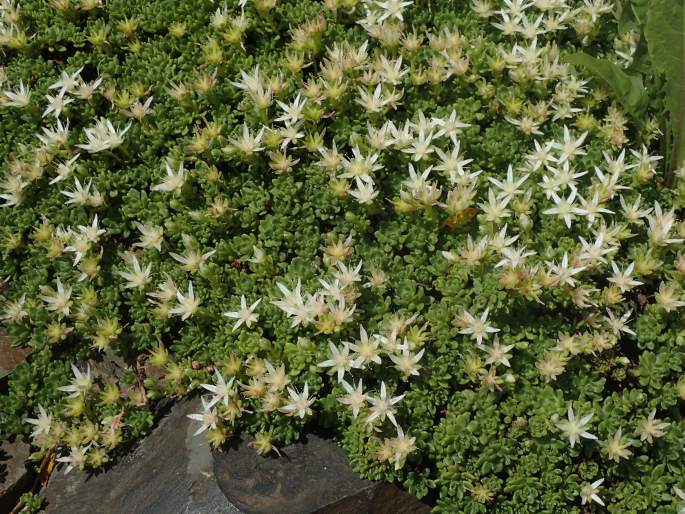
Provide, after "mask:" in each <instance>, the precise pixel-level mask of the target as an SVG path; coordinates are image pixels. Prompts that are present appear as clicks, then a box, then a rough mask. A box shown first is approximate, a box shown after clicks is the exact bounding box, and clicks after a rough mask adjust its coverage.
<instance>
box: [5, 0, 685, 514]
mask: <svg viewBox="0 0 685 514" xmlns="http://www.w3.org/2000/svg"><path fill="white" fill-rule="evenodd" d="M143 4H146V5H145V6H143ZM148 4H149V5H148ZM162 4H164V5H165V7H164V8H157V7H160V6H161V5H162ZM172 4H173V5H170V4H169V3H167V2H158V1H153V2H151V3H150V2H138V1H135V2H132V3H131V6H130V7H129V6H128V3H127V4H126V6H124V5H123V4H121V5H119V4H116V5H115V4H113V3H110V4H107V5H103V4H101V3H100V2H99V1H89V0H81V1H80V2H77V1H74V0H68V1H67V0H51V1H50V2H47V3H45V5H41V6H40V7H38V6H35V10H34V7H33V4H31V5H32V7H31V11H30V12H29V11H28V7H27V8H24V9H20V8H19V6H18V5H17V4H16V2H11V1H9V0H0V46H2V47H3V50H4V51H5V52H6V53H7V56H8V58H7V60H6V64H5V66H4V67H3V68H0V124H1V125H2V127H3V128H2V132H1V133H2V137H0V146H1V147H2V148H3V149H4V151H5V152H4V153H5V155H6V158H5V161H4V162H3V164H2V166H0V199H1V200H2V203H0V206H1V207H2V208H0V251H1V252H2V260H1V261H0V299H1V300H2V301H1V302H0V307H1V308H0V319H1V320H2V321H3V325H4V326H5V327H6V330H7V334H8V337H10V338H11V340H12V341H13V343H15V344H17V345H20V346H25V347H29V348H30V349H31V351H32V354H31V355H30V357H29V358H28V360H27V362H26V363H24V364H22V365H20V366H19V367H18V368H17V369H16V370H15V371H14V372H13V373H12V375H11V377H10V379H9V387H8V392H7V394H3V395H2V396H0V406H1V407H2V412H3V413H7V414H3V415H2V416H0V436H2V437H9V436H16V435H18V436H24V437H27V438H30V441H31V444H32V445H33V447H34V448H35V449H36V452H35V453H34V457H36V458H40V457H41V456H43V455H48V454H55V455H57V461H58V462H61V463H64V464H65V465H64V468H65V469H66V470H67V471H69V470H71V469H74V468H77V469H83V468H85V467H101V466H103V465H104V464H105V463H106V462H107V461H109V460H111V459H114V458H116V456H117V455H120V454H121V453H122V452H123V448H124V447H125V446H124V443H127V442H129V441H132V440H133V439H135V438H137V437H139V436H141V435H143V434H145V433H146V432H147V431H149V430H150V428H151V427H152V426H153V424H154V421H155V417H156V415H157V410H156V409H157V407H158V405H160V403H159V400H161V399H163V398H182V397H185V396H188V395H191V394H193V393H195V394H197V395H198V396H199V398H200V400H199V405H200V407H199V408H198V411H197V412H194V413H192V414H190V415H189V416H188V417H189V418H190V419H191V420H192V422H193V425H192V427H193V431H194V432H195V434H196V435H198V436H199V437H206V438H207V440H208V441H209V442H210V443H211V444H212V445H213V446H221V445H223V444H224V443H226V442H227V441H229V439H230V438H231V437H233V436H234V434H236V433H238V432H239V431H245V432H248V433H250V434H252V435H253V437H254V441H253V443H252V444H253V445H254V447H255V448H256V450H257V451H258V452H259V453H260V454H263V455H265V454H268V453H270V452H275V453H278V452H279V447H282V446H284V445H287V444H289V443H291V442H292V441H295V440H297V439H298V438H299V437H300V436H301V434H303V433H304V432H305V431H306V430H309V429H311V428H312V427H314V426H317V427H320V428H324V429H326V430H329V431H331V432H332V433H334V434H335V436H336V437H337V439H338V440H339V442H340V444H342V445H343V446H344V447H345V449H346V451H347V453H348V456H349V458H350V462H351V464H352V465H353V467H354V469H355V470H357V471H358V472H360V473H361V474H363V475H364V476H365V477H367V478H371V479H376V480H379V479H382V480H388V481H399V482H401V483H402V484H403V485H404V486H405V487H406V488H408V489H409V490H410V491H412V492H413V493H415V494H417V495H420V496H424V495H426V494H427V493H428V492H429V491H430V490H431V489H435V494H434V495H433V496H432V497H433V498H434V499H435V503H436V505H435V506H436V509H437V510H438V511H441V512H443V511H444V512H485V511H486V510H488V511H489V510H492V511H497V512H500V511H501V512H541V511H545V512H560V511H566V510H569V509H570V510H573V509H576V510H577V509H578V508H582V509H585V508H590V507H589V506H588V507H581V506H583V505H586V504H595V505H594V507H597V506H598V505H599V506H603V505H606V506H607V508H609V509H613V511H615V512H624V511H625V512H629V511H630V512H657V511H660V510H663V509H668V508H670V507H672V506H678V507H681V506H682V500H683V499H684V498H685V494H683V492H682V489H683V488H684V487H685V481H683V476H685V467H683V466H682V464H681V462H680V460H681V459H680V458H679V456H680V455H681V454H680V452H681V451H682V438H683V434H685V423H684V422H683V418H682V415H681V414H680V411H681V410H682V409H681V407H682V402H683V401H685V380H683V379H682V378H681V375H682V371H683V369H684V368H683V366H685V359H683V357H682V351H681V348H682V345H683V344H685V339H684V338H683V333H684V332H683V330H685V325H684V324H683V320H682V308H683V307H684V306H685V297H684V295H683V287H685V257H684V256H683V253H682V252H683V250H682V248H683V244H684V243H685V223H684V222H683V221H681V219H682V212H683V211H682V209H683V206H684V205H685V176H684V175H683V173H682V172H679V173H675V174H674V175H672V176H669V174H668V173H669V169H668V168H666V167H665V164H666V163H665V162H664V161H666V160H667V159H668V157H667V156H666V158H664V156H662V155H660V154H661V146H660V144H661V143H662V141H665V140H664V139H663V138H664V134H662V133H661V129H660V125H659V121H658V120H659V119H660V116H661V113H660V112H659V111H658V110H657V108H656V107H655V106H656V105H657V104H658V94H659V91H660V88H661V86H660V84H661V82H660V81H659V80H660V79H658V78H657V77H654V76H651V75H650V74H649V73H647V72H644V71H642V73H643V77H642V78H643V80H644V84H645V87H646V88H647V90H648V92H649V94H650V95H652V98H653V101H652V102H651V103H650V105H649V109H648V110H647V111H646V114H645V116H644V117H642V118H640V119H637V118H636V117H635V116H634V115H633V113H631V112H629V110H626V109H625V106H624V105H623V104H621V102H620V99H617V98H615V97H614V95H613V94H612V93H610V92H609V91H608V90H607V89H606V88H605V86H604V85H603V83H601V82H599V81H598V80H597V79H596V78H592V77H591V76H590V75H588V74H587V73H586V70H584V69H581V68H579V67H575V66H573V65H571V64H569V54H572V53H574V52H575V50H577V48H578V47H581V46H582V47H584V48H585V49H586V50H587V51H588V52H590V53H592V54H593V55H597V56H601V57H604V58H607V59H608V60H609V61H610V62H612V63H618V66H622V67H623V68H625V69H630V70H632V71H635V70H638V71H640V70H643V69H646V67H645V66H644V59H645V51H644V47H643V46H641V45H644V42H643V41H642V39H641V36H640V33H639V32H640V31H639V29H638V26H637V23H636V22H635V21H634V20H632V18H630V17H631V16H632V15H631V14H626V13H623V14H622V18H621V20H620V21H619V22H617V21H616V20H615V19H613V18H612V12H613V11H614V8H615V6H614V5H613V4H612V3H611V2H609V1H607V0H583V1H576V0H529V1H523V0H501V1H499V0H497V1H495V0H473V1H472V2H471V4H470V5H467V4H464V3H459V2H457V3H456V4H459V5H456V4H455V3H454V2H450V1H443V0H433V1H432V2H411V1H403V0H385V1H377V0H325V1H323V2H316V1H313V0H302V1H299V2H295V3H293V2H279V1H275V0H254V1H252V2H248V1H244V0H240V1H235V0H233V1H229V2H227V3H225V4H224V5H222V6H217V5H214V3H213V2H172ZM82 11H88V15H87V16H85V15H84V14H83V12H82ZM626 17H629V18H630V20H629V21H626V19H628V18H626ZM45 20H54V23H55V28H54V29H50V30H48V27H47V26H46V21H45ZM67 42H69V44H67ZM84 45H85V46H86V47H87V49H88V52H85V51H81V50H80V48H81V47H82V46H84ZM664 144H666V143H664ZM29 390H30V394H25V392H26V391H29ZM645 489H649V494H645V492H644V491H645ZM669 491H671V492H672V493H673V494H671V492H669ZM594 507H593V508H594Z"/></svg>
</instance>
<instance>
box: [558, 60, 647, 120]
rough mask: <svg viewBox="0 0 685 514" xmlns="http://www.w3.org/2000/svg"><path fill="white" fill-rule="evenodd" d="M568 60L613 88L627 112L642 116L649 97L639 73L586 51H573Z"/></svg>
mask: <svg viewBox="0 0 685 514" xmlns="http://www.w3.org/2000/svg"><path fill="white" fill-rule="evenodd" d="M566 60H567V61H568V62H569V63H571V64H574V65H576V66H582V67H584V68H587V69H588V70H589V71H590V72H591V73H592V74H593V75H595V76H596V77H598V78H599V79H601V80H603V81H604V82H605V83H606V84H607V85H608V86H609V87H610V88H611V90H612V91H613V92H614V94H615V95H616V99H617V100H618V101H619V102H620V103H621V105H622V106H623V108H624V109H625V110H626V111H627V112H629V113H630V114H632V115H633V116H635V117H639V116H641V114H642V113H643V111H644V109H645V107H646V106H647V102H648V97H647V93H646V91H645V89H644V86H643V85H642V78H641V77H640V76H639V75H628V74H627V73H626V72H625V71H623V69H621V67H620V66H618V65H616V64H614V63H612V62H610V61H607V60H606V59H597V58H595V57H592V56H590V55H588V54H586V53H584V52H576V53H573V54H571V55H569V56H567V57H566Z"/></svg>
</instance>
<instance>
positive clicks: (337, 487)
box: [213, 435, 430, 514]
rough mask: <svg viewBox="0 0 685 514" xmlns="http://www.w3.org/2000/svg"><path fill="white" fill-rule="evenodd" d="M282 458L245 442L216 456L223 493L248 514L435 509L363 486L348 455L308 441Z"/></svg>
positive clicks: (387, 489)
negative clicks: (265, 454)
mask: <svg viewBox="0 0 685 514" xmlns="http://www.w3.org/2000/svg"><path fill="white" fill-rule="evenodd" d="M280 452H281V457H278V458H276V457H267V458H264V457H260V456H259V455H257V453H256V452H255V450H254V448H251V447H249V445H248V444H245V442H243V443H241V444H239V445H238V446H237V447H235V448H231V449H229V450H227V451H225V452H220V451H214V452H213V453H214V472H215V475H216V479H217V481H218V483H219V488H220V489H221V490H222V491H223V492H224V493H225V495H226V497H227V498H229V499H230V501H231V502H232V503H233V504H234V505H236V506H237V507H239V508H240V509H241V510H242V511H243V512H245V513H246V514H273V513H278V512H280V513H287V514H312V513H317V514H324V513H325V514H333V513H350V514H364V513H369V514H371V513H374V514H385V513H387V514H397V513H407V514H409V513H412V514H413V513H416V514H419V513H425V512H429V511H430V508H429V507H428V506H427V505H425V504H423V503H422V502H420V501H419V500H418V499H417V498H416V497H414V496H412V495H411V494H409V493H407V492H405V491H402V490H401V489H400V488H398V487H397V486H395V485H392V484H385V483H379V482H372V481H369V480H362V479H360V478H359V476H358V475H357V474H356V473H354V472H353V471H352V469H351V468H350V465H349V463H348V461H347V456H346V455H345V451H344V450H343V449H342V448H340V447H338V446H337V445H336V444H335V443H333V442H332V441H329V440H326V439H321V438H320V437H317V436H314V435H309V436H307V438H306V440H305V441H303V442H298V443H296V444H292V445H290V446H286V447H285V448H281V449H280Z"/></svg>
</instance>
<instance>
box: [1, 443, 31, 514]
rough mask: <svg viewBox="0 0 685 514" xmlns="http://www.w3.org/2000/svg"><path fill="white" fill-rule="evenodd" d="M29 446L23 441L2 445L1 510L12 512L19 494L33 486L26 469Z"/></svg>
mask: <svg viewBox="0 0 685 514" xmlns="http://www.w3.org/2000/svg"><path fill="white" fill-rule="evenodd" d="M28 458H29V447H28V445H27V444H24V443H22V442H21V441H15V442H14V443H10V442H7V441H5V442H3V443H2V444H1V445H0V512H10V511H11V510H12V509H13V508H14V506H15V505H16V504H17V501H18V500H19V496H21V494H22V493H23V492H25V491H26V490H27V489H28V488H29V487H30V486H31V476H30V474H29V472H28V470H27V469H26V460H27V459H28Z"/></svg>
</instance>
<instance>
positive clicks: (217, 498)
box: [43, 401, 241, 514]
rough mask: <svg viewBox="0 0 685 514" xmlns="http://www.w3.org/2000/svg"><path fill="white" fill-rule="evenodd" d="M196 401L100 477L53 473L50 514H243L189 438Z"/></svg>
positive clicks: (200, 441) (206, 452)
mask: <svg viewBox="0 0 685 514" xmlns="http://www.w3.org/2000/svg"><path fill="white" fill-rule="evenodd" d="M199 408H200V405H199V402H198V401H189V402H181V403H178V404H176V405H175V406H174V407H173V408H172V410H171V413H170V414H169V415H168V416H167V417H165V418H164V419H162V421H161V422H160V424H159V425H158V426H157V428H156V429H155V430H154V431H153V433H152V434H150V435H149V436H148V437H147V438H146V439H144V440H143V441H142V442H141V444H140V445H139V446H138V447H137V448H136V450H135V451H133V452H132V453H131V454H130V455H128V456H127V457H125V458H124V459H122V460H121V461H120V462H118V463H117V464H116V465H114V467H113V468H112V469H109V470H108V471H106V472H103V473H100V474H95V475H94V474H89V473H87V472H82V471H78V470H72V471H71V472H70V473H66V474H65V473H64V472H63V470H62V469H58V470H56V471H55V472H54V473H53V475H52V477H51V478H50V483H49V484H48V487H47V488H46V489H45V490H44V494H43V497H44V498H45V500H46V501H47V507H46V509H45V512H46V513H50V514H93V513H98V514H241V512H240V510H238V509H236V508H235V507H234V506H233V505H231V504H230V503H229V502H228V500H227V499H226V497H225V496H224V495H223V494H222V493H221V491H220V490H219V488H218V487H217V485H216V481H215V480H214V473H213V462H212V454H211V451H210V448H209V446H208V445H207V443H206V440H205V438H203V437H193V435H192V433H193V431H194V430H193V429H192V427H191V423H192V422H191V420H189V419H188V418H187V417H186V414H189V413H191V412H197V411H198V410H199Z"/></svg>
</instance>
